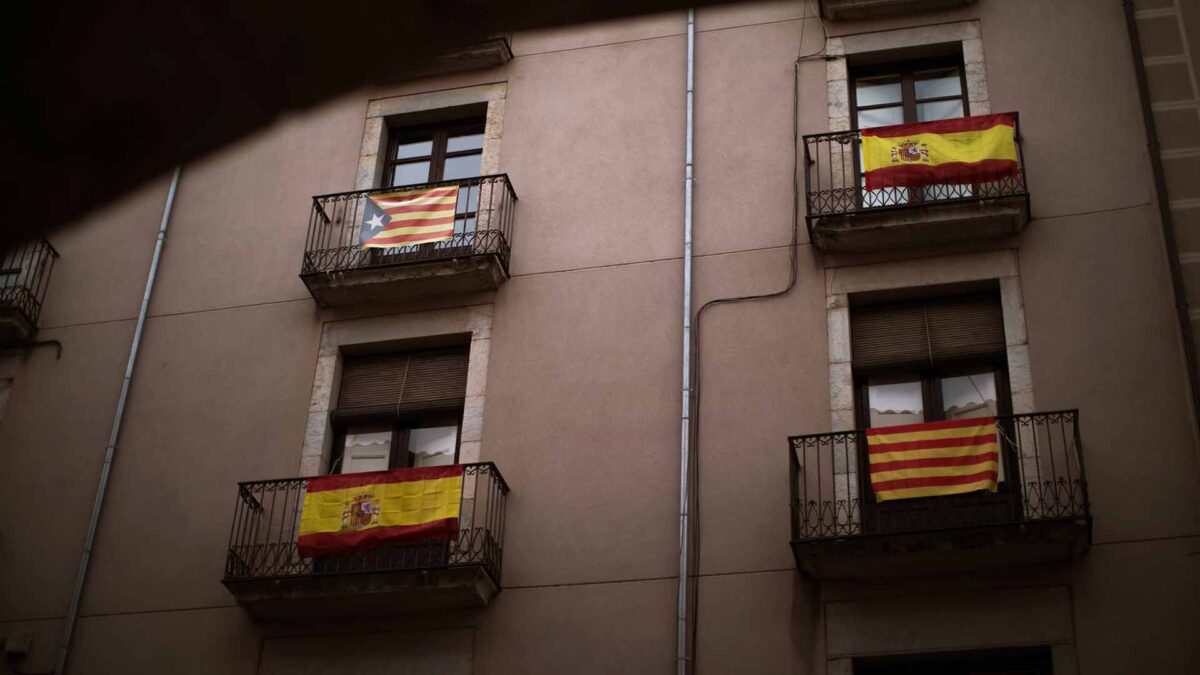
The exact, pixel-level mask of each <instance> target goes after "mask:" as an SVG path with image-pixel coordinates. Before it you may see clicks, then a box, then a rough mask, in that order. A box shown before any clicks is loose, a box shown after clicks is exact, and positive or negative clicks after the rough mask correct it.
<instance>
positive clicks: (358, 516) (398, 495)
mask: <svg viewBox="0 0 1200 675" xmlns="http://www.w3.org/2000/svg"><path fill="white" fill-rule="evenodd" d="M462 490H463V467H462V465H461V464H455V465H451V466H430V467H420V468H415V469H395V470H392V471H369V472H365V473H347V474H340V475H334V476H321V477H319V478H309V479H308V489H307V491H306V492H305V494H304V511H303V512H302V513H301V516H300V536H299V537H298V538H297V539H296V548H297V549H298V550H299V553H300V556H301V557H303V558H311V557H313V556H321V555H332V554H335V553H346V552H349V551H361V550H364V549H368V548H373V547H375V546H377V545H379V544H380V543H383V542H388V541H434V540H445V539H451V538H453V537H454V536H455V535H456V533H457V532H458V514H459V504H460V503H461V501H462Z"/></svg>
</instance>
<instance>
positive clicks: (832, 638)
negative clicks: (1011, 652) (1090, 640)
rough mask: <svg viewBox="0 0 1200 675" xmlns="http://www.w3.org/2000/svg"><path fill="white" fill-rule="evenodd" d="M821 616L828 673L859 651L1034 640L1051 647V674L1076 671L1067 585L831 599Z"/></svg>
mask: <svg viewBox="0 0 1200 675" xmlns="http://www.w3.org/2000/svg"><path fill="white" fill-rule="evenodd" d="M822 615H823V617H824V619H825V625H826V639H825V646H826V655H825V657H826V671H825V672H826V673H827V675H852V674H853V672H854V660H855V658H859V657H877V656H894V655H905V654H921V653H926V654H936V653H945V652H962V651H971V650H977V649H1005V648H1011V647H1022V646H1035V645H1044V646H1048V647H1049V648H1050V656H1051V660H1052V661H1053V670H1054V673H1055V674H1056V675H1074V674H1075V673H1078V672H1079V671H1078V660H1077V657H1076V653H1075V635H1074V621H1073V615H1074V608H1073V601H1072V599H1071V590H1070V588H1069V587H1067V586H1044V587H1037V586H1035V587H1025V588H1007V589H996V590H987V591H982V590H980V591H965V592H961V593H944V594H936V595H924V596H922V595H905V596H901V597H893V598H875V599H862V600H852V599H846V600H833V601H827V602H825V603H824V604H823V606H822ZM1031 617H1032V618H1031ZM914 627H916V628H915V629H914Z"/></svg>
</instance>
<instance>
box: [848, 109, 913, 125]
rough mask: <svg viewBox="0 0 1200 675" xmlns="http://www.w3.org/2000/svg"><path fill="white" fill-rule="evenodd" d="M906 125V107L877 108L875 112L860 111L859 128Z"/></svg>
mask: <svg viewBox="0 0 1200 675" xmlns="http://www.w3.org/2000/svg"><path fill="white" fill-rule="evenodd" d="M903 123H904V107H903V106H895V107H892V108H876V109H874V110H859V111H858V128H859V129H870V128H872V127H883V126H887V125H889V124H903Z"/></svg>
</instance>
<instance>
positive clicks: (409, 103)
mask: <svg viewBox="0 0 1200 675" xmlns="http://www.w3.org/2000/svg"><path fill="white" fill-rule="evenodd" d="M507 92H508V84H507V83H505V82H498V83H495V84H484V85H478V86H473V87H463V88H461V89H447V90H445V91H434V92H425V93H419V94H408V95H404V96H391V97H388V98H380V99H375V100H372V101H369V102H368V103H367V119H366V122H365V124H364V126H363V138H362V146H361V149H360V151H359V157H358V171H357V174H356V175H355V178H354V189H355V190H370V189H372V188H377V187H379V186H380V179H381V177H382V175H383V164H384V153H386V152H387V118H389V117H395V116H397V115H405V114H410V113H417V112H426V111H429V110H439V109H442V108H453V107H456V106H464V105H472V104H478V103H486V104H487V115H486V120H485V122H484V128H483V157H482V158H481V159H480V173H481V174H483V175H485V176H486V175H489V174H494V173H500V140H501V138H502V137H503V132H504V101H505V97H506V96H507Z"/></svg>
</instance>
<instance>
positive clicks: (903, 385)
mask: <svg viewBox="0 0 1200 675" xmlns="http://www.w3.org/2000/svg"><path fill="white" fill-rule="evenodd" d="M867 404H868V406H869V407H870V409H871V410H870V412H871V419H870V426H872V427H892V426H896V425H897V424H919V423H921V422H924V421H925V403H924V399H923V398H922V395H921V381H920V380H919V379H916V378H915V377H913V378H912V379H907V380H905V379H902V378H876V377H872V378H871V379H869V380H868V381H867Z"/></svg>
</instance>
